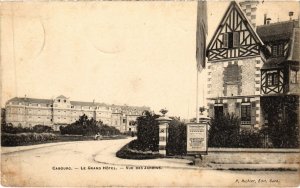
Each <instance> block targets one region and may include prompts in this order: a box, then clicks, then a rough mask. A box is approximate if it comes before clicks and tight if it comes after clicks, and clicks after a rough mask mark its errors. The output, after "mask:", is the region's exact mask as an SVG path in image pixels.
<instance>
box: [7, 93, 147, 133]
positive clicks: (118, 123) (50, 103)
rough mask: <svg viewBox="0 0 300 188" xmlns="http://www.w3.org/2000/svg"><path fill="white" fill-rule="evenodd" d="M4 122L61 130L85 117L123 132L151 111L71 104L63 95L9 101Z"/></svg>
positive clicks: (115, 106)
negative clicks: (143, 114) (60, 127)
mask: <svg viewBox="0 0 300 188" xmlns="http://www.w3.org/2000/svg"><path fill="white" fill-rule="evenodd" d="M5 109H6V113H5V119H6V122H7V123H11V124H13V125H14V126H23V127H33V126H34V125H38V124H39V125H47V126H51V127H52V128H53V129H54V130H59V126H61V125H67V124H71V123H73V122H75V121H76V120H78V119H79V117H80V116H82V115H83V114H85V115H87V116H88V117H89V118H94V119H95V120H97V121H102V122H103V123H104V124H106V125H109V126H114V127H116V128H117V129H119V130H120V131H121V132H126V131H135V130H136V128H135V127H131V126H130V124H129V122H130V121H136V118H137V117H139V116H141V115H142V113H143V111H145V110H150V108H149V107H145V106H143V107H138V106H126V105H124V106H120V105H108V104H105V103H97V102H82V101H70V100H69V98H67V97H65V96H63V95H60V96H58V97H56V98H55V99H53V100H52V99H36V98H27V97H23V98H18V97H15V98H12V99H10V100H8V101H7V103H6V106H5Z"/></svg>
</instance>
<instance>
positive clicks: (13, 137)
mask: <svg viewBox="0 0 300 188" xmlns="http://www.w3.org/2000/svg"><path fill="white" fill-rule="evenodd" d="M56 139H57V137H56V135H55V134H53V133H19V134H10V133H2V135H1V145H2V146H23V145H29V144H34V143H43V142H47V141H53V140H56Z"/></svg>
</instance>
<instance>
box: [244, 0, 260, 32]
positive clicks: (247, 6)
mask: <svg viewBox="0 0 300 188" xmlns="http://www.w3.org/2000/svg"><path fill="white" fill-rule="evenodd" d="M258 3H259V1H255V0H252V1H251V0H249V1H241V2H240V6H241V8H242V11H244V13H245V15H246V16H247V18H248V20H249V21H250V23H251V24H252V26H253V27H254V29H255V28H256V9H257V5H258Z"/></svg>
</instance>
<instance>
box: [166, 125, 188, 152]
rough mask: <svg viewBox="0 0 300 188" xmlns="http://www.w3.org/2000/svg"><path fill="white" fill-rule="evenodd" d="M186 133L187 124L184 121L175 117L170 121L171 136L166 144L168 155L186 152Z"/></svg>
mask: <svg viewBox="0 0 300 188" xmlns="http://www.w3.org/2000/svg"><path fill="white" fill-rule="evenodd" d="M186 134H187V132H186V125H185V124H184V123H182V122H180V121H178V120H175V119H173V120H172V121H171V122H170V123H169V136H168V143H167V146H166V147H167V148H166V149H167V154H168V155H185V154H186V139H187V138H186V136H187V135H186Z"/></svg>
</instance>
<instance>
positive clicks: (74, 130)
mask: <svg viewBox="0 0 300 188" xmlns="http://www.w3.org/2000/svg"><path fill="white" fill-rule="evenodd" d="M59 130H60V132H61V134H62V135H64V134H71V135H83V136H91V135H95V134H97V133H100V134H101V135H106V136H109V135H119V134H120V131H119V130H118V129H116V128H115V127H112V126H108V125H104V124H103V123H102V121H96V120H94V119H93V118H91V119H89V118H88V117H87V116H86V115H85V114H84V115H82V116H80V117H79V120H77V121H76V122H75V123H72V124H70V125H67V126H65V127H64V126H60V127H59Z"/></svg>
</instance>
